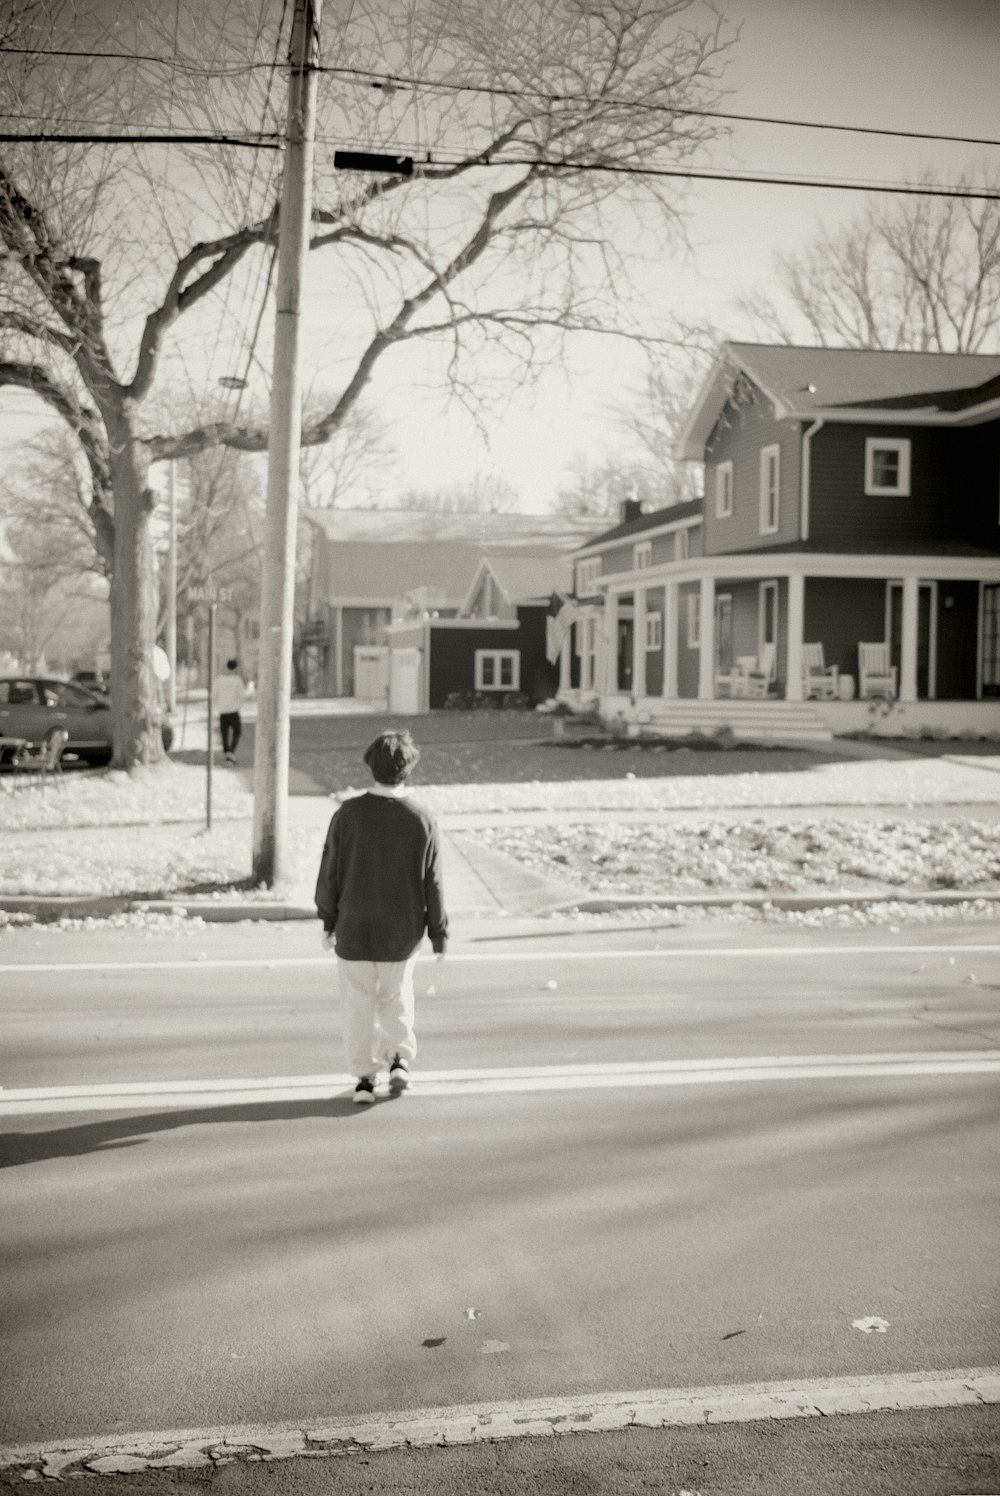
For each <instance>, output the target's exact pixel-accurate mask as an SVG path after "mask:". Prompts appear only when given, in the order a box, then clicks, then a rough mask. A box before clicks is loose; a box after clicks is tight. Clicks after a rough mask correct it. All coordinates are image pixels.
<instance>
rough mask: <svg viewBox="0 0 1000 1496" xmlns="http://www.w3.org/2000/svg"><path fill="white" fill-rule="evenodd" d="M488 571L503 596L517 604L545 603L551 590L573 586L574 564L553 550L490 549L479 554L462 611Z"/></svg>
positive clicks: (565, 590) (468, 605)
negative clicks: (484, 553) (478, 560)
mask: <svg viewBox="0 0 1000 1496" xmlns="http://www.w3.org/2000/svg"><path fill="white" fill-rule="evenodd" d="M487 571H488V572H491V573H492V575H493V578H494V580H495V581H496V583H497V586H498V587H499V588H500V591H501V592H502V593H503V595H504V597H505V598H506V599H507V601H508V602H509V603H510V604H511V606H512V607H516V606H517V605H518V603H531V602H541V601H545V602H547V601H548V600H549V598H550V597H551V596H552V593H553V592H556V591H563V592H568V591H569V590H570V589H571V587H572V585H573V566H572V563H571V562H570V560H569V557H568V556H566V555H564V554H562V553H559V552H556V551H553V550H547V551H546V550H538V549H533V550H524V551H520V550H513V549H512V550H509V551H492V552H490V554H489V555H485V556H482V557H481V558H480V562H479V565H478V567H477V568H476V572H475V575H474V576H473V578H472V581H471V582H470V583H469V588H468V591H467V592H466V594H465V599H464V601H463V604H462V609H463V611H464V610H465V609H466V608H467V607H470V606H471V604H472V599H473V596H474V594H475V592H476V590H477V588H478V586H479V584H480V582H481V581H482V578H483V575H484V573H485V572H487Z"/></svg>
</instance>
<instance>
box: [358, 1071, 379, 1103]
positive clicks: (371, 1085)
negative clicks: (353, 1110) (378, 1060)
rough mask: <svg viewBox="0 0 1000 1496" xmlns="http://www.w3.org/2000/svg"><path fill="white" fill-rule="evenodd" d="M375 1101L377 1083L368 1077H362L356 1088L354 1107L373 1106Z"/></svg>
mask: <svg viewBox="0 0 1000 1496" xmlns="http://www.w3.org/2000/svg"><path fill="white" fill-rule="evenodd" d="M374 1100H375V1082H374V1081H373V1080H372V1079H371V1077H370V1076H368V1075H362V1077H361V1079H360V1080H359V1081H358V1083H357V1085H356V1086H355V1087H354V1105H355V1106H371V1104H372V1102H373V1101H374Z"/></svg>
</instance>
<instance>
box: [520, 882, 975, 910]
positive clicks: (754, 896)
mask: <svg viewBox="0 0 1000 1496" xmlns="http://www.w3.org/2000/svg"><path fill="white" fill-rule="evenodd" d="M976 900H980V901H986V902H988V903H994V904H1000V891H998V890H993V889H989V890H984V891H983V892H981V893H977V892H975V891H974V890H969V891H967V892H963V891H961V890H956V889H950V888H949V889H933V888H931V889H925V890H924V891H923V892H921V891H920V890H916V891H914V890H899V891H897V892H892V891H891V890H888V891H884V892H882V893H856V892H850V893H847V892H841V893H836V892H832V891H831V892H830V893H783V894H782V893H776V894H768V893H759V894H758V893H742V894H741V893H717V894H700V893H692V894H673V895H664V894H650V895H649V896H648V897H646V898H643V897H642V896H641V895H639V894H608V895H604V896H595V897H594V898H585V899H576V900H575V901H573V902H571V903H562V904H550V905H549V906H548V907H547V908H546V909H544V910H543V911H541V912H542V913H544V914H573V913H576V912H577V911H579V912H581V913H583V914H613V913H614V912H615V911H616V910H618V909H732V908H744V909H745V908H751V909H830V908H837V907H840V906H843V905H845V904H847V905H850V906H852V907H856V908H865V907H866V906H867V905H869V904H970V903H973V902H974V901H976Z"/></svg>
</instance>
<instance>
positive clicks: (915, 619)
mask: <svg viewBox="0 0 1000 1496" xmlns="http://www.w3.org/2000/svg"><path fill="white" fill-rule="evenodd" d="M681 455H682V456H683V457H684V458H685V459H687V460H688V461H690V462H693V463H699V464H703V467H704V476H705V483H704V496H703V498H701V499H700V500H697V501H695V502H693V503H688V504H684V505H678V506H674V507H672V508H666V509H661V510H659V511H658V512H656V513H653V514H636V513H634V512H629V513H626V514H623V516H622V522H621V523H620V524H618V525H616V526H614V527H613V528H612V529H610V530H607V531H605V532H603V533H601V534H599V535H597V536H594V537H592V538H591V539H590V540H589V541H588V542H587V544H586V545H584V546H581V547H580V548H578V549H577V551H576V552H575V553H574V561H575V599H574V601H573V603H572V605H571V606H570V607H569V608H568V609H567V612H566V614H565V615H564V623H565V624H571V627H569V628H564V629H563V630H562V633H563V639H562V653H561V658H560V696H561V697H562V698H563V699H564V700H566V701H568V702H571V703H581V702H584V701H588V702H595V701H596V702H597V703H598V705H599V707H600V710H601V711H602V713H603V714H604V715H606V716H610V717H619V718H624V719H626V720H628V721H633V722H636V721H638V722H640V723H641V722H649V723H653V724H655V725H656V726H657V727H658V728H660V729H661V730H664V731H677V732H683V731H690V730H692V729H701V730H706V731H711V730H713V729H714V728H717V727H720V726H722V725H723V724H727V725H729V726H731V727H732V728H733V730H734V731H735V732H736V733H737V735H739V734H740V733H741V732H742V733H743V734H744V735H746V736H754V737H768V736H770V737H774V738H788V739H790V738H810V737H813V738H822V737H824V736H826V737H828V736H829V735H830V733H831V731H851V730H856V729H857V728H859V727H863V726H865V725H867V723H868V721H869V708H870V703H871V702H872V701H874V700H876V699H879V700H881V701H884V702H887V703H889V704H890V705H889V707H888V708H887V710H889V711H890V712H891V713H894V714H895V719H896V720H897V721H898V722H899V725H900V726H901V727H906V728H909V729H911V730H912V729H919V728H921V727H937V728H942V729H945V730H951V731H959V730H965V731H979V730H995V729H997V728H1000V356H992V355H980V354H940V353H905V352H902V353H901V352H887V351H882V350H872V351H868V350H859V349H849V348H800V347H779V346H771V345H766V344H748V343H726V344H724V345H723V347H722V349H721V350H720V353H719V356H718V358H717V360H716V363H715V366H714V368H713V369H712V371H711V373H710V374H709V376H708V378H707V379H706V381H705V383H704V385H703V387H702V388H701V390H700V392H699V393H698V396H697V399H696V401H695V404H694V407H693V409H692V411H691V414H690V416H689V418H688V421H687V425H686V429H685V431H684V433H683V437H682V441H681Z"/></svg>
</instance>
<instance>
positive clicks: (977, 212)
mask: <svg viewBox="0 0 1000 1496" xmlns="http://www.w3.org/2000/svg"><path fill="white" fill-rule="evenodd" d="M916 185H917V186H920V185H923V186H925V187H932V186H934V185H935V180H934V178H933V177H932V176H930V175H929V174H928V175H925V176H924V177H923V178H921V181H920V182H919V183H917V184H916ZM959 185H961V186H962V187H963V188H965V189H967V190H973V184H972V183H971V181H970V180H969V179H968V178H964V179H962V181H961V182H960V184H959ZM993 190H994V191H1000V188H998V187H997V185H996V184H994V185H993ZM777 266H778V271H779V276H780V281H781V284H782V289H783V292H784V297H783V299H782V300H780V301H776V300H775V299H774V298H772V297H769V296H766V295H759V296H756V297H751V298H748V299H744V301H743V302H742V303H741V306H742V309H743V311H744V312H746V313H747V314H748V315H749V316H750V317H751V318H752V319H753V321H754V323H755V324H756V326H757V327H758V328H759V329H760V333H761V335H762V336H766V337H769V338H776V339H778V340H779V341H781V342H791V343H794V342H796V341H801V340H802V339H801V329H802V327H805V328H806V329H807V331H808V336H809V338H810V340H812V341H814V342H816V343H818V344H819V345H820V346H825V345H827V344H833V345H846V346H848V347H852V348H890V349H910V350H916V351H920V352H937V353H984V352H989V351H993V350H996V349H997V348H1000V201H998V200H995V199H994V200H985V201H984V200H978V199H974V198H942V197H929V196H915V197H895V196H893V197H889V196H887V195H882V196H873V197H872V198H870V199H869V200H868V202H867V205H866V207H865V209H864V211H863V212H862V213H861V214H860V215H859V217H857V218H856V219H855V220H854V221H853V222H851V223H849V224H847V225H846V226H844V227H839V228H834V229H830V228H826V227H824V228H822V229H821V230H820V232H819V234H818V235H817V237H816V239H815V241H814V242H813V244H812V245H811V246H810V247H809V248H808V249H807V250H805V251H803V252H802V253H801V254H782V255H779V256H778V257H777Z"/></svg>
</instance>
